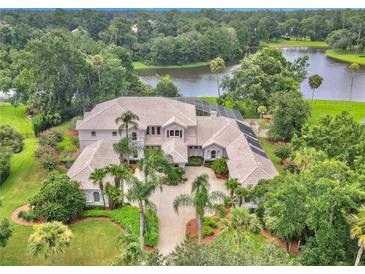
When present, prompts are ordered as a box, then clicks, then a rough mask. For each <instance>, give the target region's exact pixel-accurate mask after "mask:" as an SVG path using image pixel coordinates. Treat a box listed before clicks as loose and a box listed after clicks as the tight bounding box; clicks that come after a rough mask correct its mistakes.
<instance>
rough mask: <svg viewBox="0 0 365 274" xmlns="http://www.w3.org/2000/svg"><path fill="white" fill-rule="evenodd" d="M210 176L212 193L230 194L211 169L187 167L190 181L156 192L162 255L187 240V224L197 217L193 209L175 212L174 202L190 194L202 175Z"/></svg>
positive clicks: (159, 242)
mask: <svg viewBox="0 0 365 274" xmlns="http://www.w3.org/2000/svg"><path fill="white" fill-rule="evenodd" d="M204 173H206V174H208V176H209V183H210V189H211V191H218V190H219V191H222V192H224V193H226V194H228V192H227V190H226V188H225V186H224V180H220V179H217V178H216V177H215V175H214V173H213V172H212V170H211V169H209V168H206V167H186V168H185V177H186V178H188V181H186V182H185V183H182V184H179V185H177V186H164V187H163V190H162V192H160V191H156V192H155V193H154V194H153V197H152V201H153V202H154V203H155V204H156V206H157V215H158V218H159V241H158V246H157V247H158V249H159V251H160V253H161V254H162V255H167V254H169V253H170V252H171V251H172V250H173V249H174V248H175V246H176V245H178V244H179V243H180V242H182V241H183V240H184V238H185V226H186V223H187V222H188V221H189V220H191V219H192V218H194V217H195V214H194V209H193V208H185V207H184V208H181V210H179V214H177V213H176V212H175V211H174V208H173V201H174V200H175V198H176V197H177V196H179V195H180V194H185V193H190V191H191V183H192V181H193V180H194V179H195V178H196V177H197V176H199V175H201V174H204Z"/></svg>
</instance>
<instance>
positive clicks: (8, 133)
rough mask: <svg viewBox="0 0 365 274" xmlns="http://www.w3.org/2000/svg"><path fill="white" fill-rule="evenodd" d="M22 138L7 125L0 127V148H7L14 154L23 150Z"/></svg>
mask: <svg viewBox="0 0 365 274" xmlns="http://www.w3.org/2000/svg"><path fill="white" fill-rule="evenodd" d="M23 139H24V138H23V136H22V135H21V134H20V133H19V132H17V131H16V130H15V129H13V128H12V127H10V126H9V125H3V126H0V147H8V148H10V149H11V150H12V151H13V152H14V153H18V152H20V151H22V149H23V146H24V145H23Z"/></svg>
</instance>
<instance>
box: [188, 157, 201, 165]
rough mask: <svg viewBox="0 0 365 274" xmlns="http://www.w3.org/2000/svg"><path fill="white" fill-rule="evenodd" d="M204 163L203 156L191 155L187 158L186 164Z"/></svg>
mask: <svg viewBox="0 0 365 274" xmlns="http://www.w3.org/2000/svg"><path fill="white" fill-rule="evenodd" d="M203 163H204V159H203V157H200V156H191V157H189V159H188V166H202V165H203Z"/></svg>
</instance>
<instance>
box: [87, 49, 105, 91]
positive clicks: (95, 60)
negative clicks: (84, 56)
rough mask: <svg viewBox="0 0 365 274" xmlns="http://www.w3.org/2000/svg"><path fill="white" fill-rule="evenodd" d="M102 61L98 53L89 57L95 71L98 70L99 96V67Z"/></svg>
mask: <svg viewBox="0 0 365 274" xmlns="http://www.w3.org/2000/svg"><path fill="white" fill-rule="evenodd" d="M103 62H104V61H103V57H101V56H100V55H99V54H97V55H94V56H92V57H91V61H90V63H91V65H92V66H94V67H95V68H96V70H97V72H98V81H99V92H100V94H99V96H101V95H102V94H101V75H100V68H101V66H102V64H103Z"/></svg>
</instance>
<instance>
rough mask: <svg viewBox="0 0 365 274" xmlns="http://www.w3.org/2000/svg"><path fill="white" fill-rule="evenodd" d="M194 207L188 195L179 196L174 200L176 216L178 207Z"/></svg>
mask: <svg viewBox="0 0 365 274" xmlns="http://www.w3.org/2000/svg"><path fill="white" fill-rule="evenodd" d="M193 205H194V201H193V199H192V197H191V196H190V195H189V194H181V195H180V196H177V197H176V198H175V200H174V203H173V206H174V209H175V211H176V213H177V214H179V209H180V207H182V206H184V207H191V206H193Z"/></svg>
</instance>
